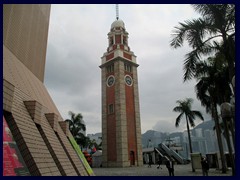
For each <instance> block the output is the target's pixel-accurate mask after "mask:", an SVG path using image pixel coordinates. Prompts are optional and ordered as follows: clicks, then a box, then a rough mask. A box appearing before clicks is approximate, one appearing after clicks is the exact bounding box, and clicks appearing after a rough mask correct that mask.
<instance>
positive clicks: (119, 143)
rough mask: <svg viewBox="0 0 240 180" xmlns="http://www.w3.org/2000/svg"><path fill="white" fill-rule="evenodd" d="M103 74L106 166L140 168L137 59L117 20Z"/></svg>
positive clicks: (103, 63) (114, 24)
mask: <svg viewBox="0 0 240 180" xmlns="http://www.w3.org/2000/svg"><path fill="white" fill-rule="evenodd" d="M101 59H102V64H101V65H100V68H101V74H102V150H103V159H102V161H103V164H102V165H103V167H128V166H141V165H142V164H143V158H142V143H141V142H142V140H141V124H140V112H139V94H138V76H137V67H138V64H137V62H136V56H135V55H134V53H133V52H132V51H130V48H129V46H128V32H127V31H126V29H125V25H124V22H123V21H122V20H120V19H119V18H118V17H117V19H116V20H115V21H114V22H113V23H112V25H111V29H110V32H109V33H108V48H107V52H106V53H104V55H103V57H102V58H101Z"/></svg>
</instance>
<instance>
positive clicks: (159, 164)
mask: <svg viewBox="0 0 240 180" xmlns="http://www.w3.org/2000/svg"><path fill="white" fill-rule="evenodd" d="M161 164H162V157H161V156H159V160H158V166H157V168H158V169H159V168H160V169H162V167H161Z"/></svg>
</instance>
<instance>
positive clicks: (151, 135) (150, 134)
mask: <svg viewBox="0 0 240 180" xmlns="http://www.w3.org/2000/svg"><path fill="white" fill-rule="evenodd" d="M213 127H214V121H212V120H208V121H204V122H202V123H201V124H198V125H197V126H196V127H194V128H193V129H192V130H193V134H195V133H194V130H195V129H198V128H202V130H203V131H204V130H207V129H209V130H212V129H213ZM182 133H183V132H173V133H171V132H170V133H163V132H159V131H155V130H148V131H146V132H145V133H143V134H142V145H143V147H147V146H148V143H149V139H150V140H151V144H152V145H153V146H157V145H158V144H160V143H162V142H163V141H164V140H165V139H167V138H168V137H170V138H175V137H180V138H181V141H182V140H183V139H182Z"/></svg>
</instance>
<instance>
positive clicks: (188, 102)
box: [173, 98, 204, 172]
mask: <svg viewBox="0 0 240 180" xmlns="http://www.w3.org/2000/svg"><path fill="white" fill-rule="evenodd" d="M176 103H177V104H178V106H176V107H175V108H173V111H174V112H180V114H179V116H178V117H177V118H176V122H175V126H176V127H179V124H180V121H181V119H182V117H183V116H184V115H185V118H186V123H187V132H188V141H189V149H190V153H192V152H193V151H192V141H191V136H190V129H189V123H190V125H191V127H194V126H195V123H194V119H195V118H196V117H198V118H200V119H201V120H204V118H203V116H202V114H201V112H199V111H196V110H192V103H193V99H191V98H186V99H185V100H177V101H176ZM192 171H193V172H194V171H195V169H194V168H193V166H192Z"/></svg>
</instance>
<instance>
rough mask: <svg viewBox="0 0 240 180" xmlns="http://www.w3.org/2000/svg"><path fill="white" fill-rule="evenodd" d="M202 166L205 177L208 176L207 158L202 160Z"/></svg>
mask: <svg viewBox="0 0 240 180" xmlns="http://www.w3.org/2000/svg"><path fill="white" fill-rule="evenodd" d="M201 165H202V173H203V176H208V170H209V164H208V161H207V159H206V158H205V157H202V158H201Z"/></svg>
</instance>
